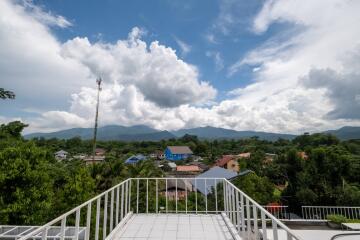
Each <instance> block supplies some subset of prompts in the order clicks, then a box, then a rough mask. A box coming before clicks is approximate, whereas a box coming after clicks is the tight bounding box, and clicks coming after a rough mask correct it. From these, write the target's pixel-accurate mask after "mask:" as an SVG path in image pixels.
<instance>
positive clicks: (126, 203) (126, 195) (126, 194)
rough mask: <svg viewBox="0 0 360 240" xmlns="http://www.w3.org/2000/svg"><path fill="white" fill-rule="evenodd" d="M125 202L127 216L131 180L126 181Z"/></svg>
mask: <svg viewBox="0 0 360 240" xmlns="http://www.w3.org/2000/svg"><path fill="white" fill-rule="evenodd" d="M124 198H125V200H124V201H125V203H124V213H125V214H124V216H126V214H127V213H128V198H129V182H128V181H126V182H125V196H124Z"/></svg>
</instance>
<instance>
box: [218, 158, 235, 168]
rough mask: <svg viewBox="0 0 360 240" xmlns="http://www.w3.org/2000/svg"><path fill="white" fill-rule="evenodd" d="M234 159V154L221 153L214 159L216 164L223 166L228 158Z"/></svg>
mask: <svg viewBox="0 0 360 240" xmlns="http://www.w3.org/2000/svg"><path fill="white" fill-rule="evenodd" d="M233 159H235V156H234V155H223V156H222V158H220V159H219V160H217V161H216V164H215V165H216V166H219V167H223V166H224V165H225V164H227V163H228V162H229V161H230V160H233Z"/></svg>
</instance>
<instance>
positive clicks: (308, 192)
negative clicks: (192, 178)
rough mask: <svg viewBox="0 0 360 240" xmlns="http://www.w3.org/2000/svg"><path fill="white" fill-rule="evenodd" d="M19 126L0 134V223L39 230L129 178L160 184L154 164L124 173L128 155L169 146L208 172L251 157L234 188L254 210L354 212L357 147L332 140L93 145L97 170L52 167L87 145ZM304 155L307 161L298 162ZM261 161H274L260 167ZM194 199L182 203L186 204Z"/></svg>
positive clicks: (64, 164) (359, 201) (190, 139)
mask: <svg viewBox="0 0 360 240" xmlns="http://www.w3.org/2000/svg"><path fill="white" fill-rule="evenodd" d="M25 127H26V125H25V124H23V123H21V122H12V123H9V124H7V125H4V124H3V125H1V126H0V223H1V224H41V223H44V222H46V221H48V220H50V219H52V218H54V217H56V216H58V215H59V214H60V213H62V212H65V211H66V210H68V209H70V208H72V207H74V206H76V205H78V204H79V203H81V202H84V201H85V200H87V199H89V198H90V197H92V196H94V195H95V194H97V193H99V192H102V191H104V190H105V189H107V188H109V187H110V186H113V185H114V184H116V183H118V182H120V181H122V180H123V179H125V178H128V177H152V176H164V172H163V171H162V170H160V169H159V168H157V167H156V165H155V164H154V162H153V161H151V160H149V161H143V162H141V163H140V164H137V165H131V166H126V165H125V164H124V160H125V159H126V158H127V157H129V156H130V155H132V154H137V153H142V154H150V153H153V152H154V151H156V150H164V149H165V147H166V146H168V145H187V146H189V147H190V148H191V149H192V150H193V151H194V153H195V154H196V155H198V156H201V157H202V158H203V162H204V163H206V164H209V165H210V166H211V165H213V164H214V162H215V161H216V159H218V158H219V157H220V156H222V155H223V154H239V153H241V152H250V153H251V157H250V158H248V159H241V160H239V164H240V168H241V169H242V170H244V169H250V170H252V171H253V173H251V174H248V175H246V176H242V177H239V178H237V179H236V180H234V184H235V185H237V186H238V187H240V188H241V189H242V190H243V191H244V192H246V193H247V194H249V195H250V196H251V197H253V198H254V199H255V200H256V201H258V202H260V203H261V204H269V203H273V202H279V203H280V204H285V205H289V206H290V207H291V208H292V210H293V211H295V212H296V211H298V209H299V207H300V206H301V205H347V206H355V205H356V206H359V205H360V184H359V182H360V140H350V141H343V142H341V141H339V140H338V139H336V138H335V137H334V136H332V135H326V134H313V135H302V136H299V137H297V138H296V139H294V140H293V141H288V140H283V139H279V140H277V141H275V142H270V141H263V140H259V139H257V138H256V137H255V138H250V139H243V140H214V141H207V140H199V139H198V138H197V137H196V136H190V135H185V136H184V137H183V138H179V139H170V140H167V141H165V140H163V141H159V142H120V141H107V142H98V146H99V147H101V148H104V149H105V150H106V159H105V162H104V163H102V164H96V165H90V166H86V165H85V164H84V163H83V162H82V161H80V160H66V161H60V162H59V161H56V160H55V159H54V155H53V154H54V152H56V151H58V150H60V149H63V150H65V151H67V152H69V153H70V154H79V153H83V154H89V153H91V149H92V148H91V147H92V143H91V141H87V140H86V141H83V140H81V139H80V138H72V139H69V140H59V139H48V140H46V139H43V138H39V139H33V140H24V139H23V138H22V137H21V131H22V130H23V129H24V128H25ZM299 152H305V153H306V155H307V157H306V158H304V157H301V156H300V154H299ZM266 153H271V154H276V155H274V156H276V157H275V158H274V159H273V160H272V161H264V159H266ZM191 197H193V196H192V195H189V198H191Z"/></svg>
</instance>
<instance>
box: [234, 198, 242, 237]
mask: <svg viewBox="0 0 360 240" xmlns="http://www.w3.org/2000/svg"><path fill="white" fill-rule="evenodd" d="M235 202H236V219H237V220H236V222H237V232H238V234H239V235H240V231H241V228H240V209H239V208H240V206H239V192H238V191H235Z"/></svg>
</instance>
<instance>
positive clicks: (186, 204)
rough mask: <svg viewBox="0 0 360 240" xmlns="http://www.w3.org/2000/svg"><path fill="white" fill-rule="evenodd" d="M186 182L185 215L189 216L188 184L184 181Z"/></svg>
mask: <svg viewBox="0 0 360 240" xmlns="http://www.w3.org/2000/svg"><path fill="white" fill-rule="evenodd" d="M183 182H184V186H185V213H186V214H187V212H188V194H187V186H186V182H185V180H184V179H183Z"/></svg>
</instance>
